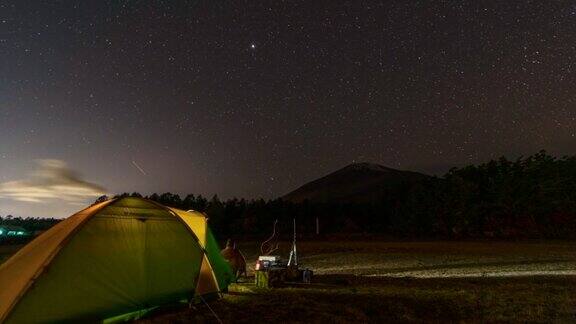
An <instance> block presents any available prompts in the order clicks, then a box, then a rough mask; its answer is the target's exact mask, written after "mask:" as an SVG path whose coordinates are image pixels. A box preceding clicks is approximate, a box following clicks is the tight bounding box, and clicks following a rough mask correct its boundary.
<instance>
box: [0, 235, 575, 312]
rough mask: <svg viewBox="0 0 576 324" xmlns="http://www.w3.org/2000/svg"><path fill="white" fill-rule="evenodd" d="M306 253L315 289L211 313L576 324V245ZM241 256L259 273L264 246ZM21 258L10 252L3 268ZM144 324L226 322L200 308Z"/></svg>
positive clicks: (228, 297)
mask: <svg viewBox="0 0 576 324" xmlns="http://www.w3.org/2000/svg"><path fill="white" fill-rule="evenodd" d="M281 246H282V247H284V248H287V247H288V246H289V245H288V244H283V245H281ZM298 247H299V254H300V256H301V258H300V263H301V264H303V265H305V266H306V267H310V268H312V269H313V270H314V273H315V277H314V280H313V284H310V285H301V286H295V287H287V288H281V289H274V290H261V289H256V288H254V286H253V285H252V284H250V283H249V282H247V283H243V284H238V285H234V286H232V287H231V289H230V290H231V291H230V293H228V294H225V297H224V298H223V299H221V300H219V301H214V302H211V303H210V307H211V308H212V309H213V310H214V312H215V313H216V314H217V315H218V316H219V318H220V319H221V320H222V321H223V322H225V323H231V322H235V323H236V322H240V323H242V322H245V323H249V322H250V323H252V322H255V321H257V322H316V323H321V322H322V323H323V322H329V321H332V322H349V321H355V322H382V321H386V322H440V321H441V322H445V321H464V322H574V321H576V243H572V242H360V241H328V242H302V243H299V245H298ZM240 248H241V249H242V251H244V253H245V254H246V258H247V260H248V261H249V263H250V266H251V265H252V264H251V263H252V260H255V258H256V256H257V249H258V245H257V244H243V245H241V246H240ZM16 249H17V247H1V246H0V262H1V261H2V260H3V259H4V257H5V256H7V255H9V254H11V253H13V252H14V251H15V250H16ZM286 253H287V251H285V250H281V251H279V254H281V255H286ZM251 274H252V272H251V270H250V271H249V275H251ZM143 322H147V323H169V322H170V323H174V322H176V323H188V322H217V320H216V319H215V317H214V315H212V313H211V312H210V310H209V308H208V307H207V306H206V305H203V304H200V305H197V306H196V309H195V310H176V311H173V312H169V313H164V314H162V315H157V316H155V317H152V318H149V319H146V320H144V321H143Z"/></svg>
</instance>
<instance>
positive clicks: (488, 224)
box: [0, 151, 576, 239]
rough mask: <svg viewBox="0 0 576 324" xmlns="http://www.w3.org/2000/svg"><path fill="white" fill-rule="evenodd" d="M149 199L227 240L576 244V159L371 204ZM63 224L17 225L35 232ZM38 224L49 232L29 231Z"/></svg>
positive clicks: (488, 172) (460, 180)
mask: <svg viewBox="0 0 576 324" xmlns="http://www.w3.org/2000/svg"><path fill="white" fill-rule="evenodd" d="M124 196H135V197H142V195H141V194H139V193H137V192H134V193H131V194H129V193H124V194H121V195H117V196H116V197H124ZM107 198H108V197H105V196H103V197H100V198H99V199H98V200H97V201H102V200H104V199H107ZM145 198H148V199H151V200H154V201H157V202H159V203H161V204H164V205H167V206H171V207H176V208H180V209H183V210H190V209H192V210H196V211H200V212H204V213H206V214H207V215H208V217H209V223H210V226H211V228H212V229H213V231H214V232H215V233H216V234H217V236H218V237H219V238H221V239H225V238H228V237H231V238H242V239H246V238H262V237H266V236H268V235H269V234H270V233H271V231H272V225H273V223H274V221H275V220H278V226H279V227H278V232H280V233H283V234H284V235H286V236H289V235H290V234H291V233H292V220H293V219H296V221H297V224H298V233H299V235H303V236H308V237H313V236H316V232H317V230H319V233H320V236H323V235H333V234H342V233H344V234H346V233H363V234H375V235H386V236H390V237H396V238H443V239H445V238H450V239H459V238H546V239H566V238H576V234H575V233H576V157H562V158H555V157H553V156H551V155H549V154H547V153H546V152H544V151H542V152H539V153H538V154H535V155H533V156H529V157H526V158H519V159H516V160H509V159H506V158H500V159H498V160H493V161H490V162H487V163H484V164H480V165H470V166H466V167H462V168H453V169H451V170H450V171H449V172H448V173H446V174H445V175H444V176H442V177H430V178H428V179H426V180H424V181H421V182H418V183H416V184H414V185H412V186H408V187H402V188H397V190H395V191H394V192H393V193H392V194H388V195H387V196H385V197H380V199H378V200H377V201H374V202H373V203H369V204H356V203H339V202H333V203H312V202H304V203H300V204H295V203H291V202H287V201H283V200H281V199H273V200H263V199H252V200H245V199H237V198H232V199H227V200H221V199H219V197H218V196H217V195H214V196H213V197H211V198H210V199H208V198H205V197H203V196H202V195H193V194H189V195H186V196H184V197H181V196H179V195H178V194H174V193H169V192H167V193H163V194H156V193H155V194H152V195H148V196H146V197H145ZM56 221H57V220H45V219H35V220H31V219H28V221H26V219H24V220H22V219H18V220H15V219H12V220H10V222H11V223H13V224H14V225H21V226H23V227H25V228H27V229H30V228H31V227H42V226H44V225H45V224H48V223H50V222H52V223H55V222H56ZM0 222H6V218H5V219H1V218H0ZM26 222H28V223H26ZM34 222H39V224H41V225H39V226H36V225H29V224H33V223H34ZM42 224H43V225H42ZM317 225H319V227H318V228H317Z"/></svg>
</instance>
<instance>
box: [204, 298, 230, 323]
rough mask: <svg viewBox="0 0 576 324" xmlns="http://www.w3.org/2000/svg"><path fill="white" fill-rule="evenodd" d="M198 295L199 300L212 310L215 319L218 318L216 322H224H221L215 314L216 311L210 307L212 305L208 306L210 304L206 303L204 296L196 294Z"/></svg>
mask: <svg viewBox="0 0 576 324" xmlns="http://www.w3.org/2000/svg"><path fill="white" fill-rule="evenodd" d="M198 297H200V300H201V301H202V302H203V303H204V305H206V306H208V309H209V310H210V311H211V312H212V315H214V317H216V319H217V320H218V323H220V324H223V323H224V322H222V320H221V319H220V317H218V315H216V313H215V312H214V310H213V309H212V307H210V305H208V303H207V302H206V301H205V300H204V298H203V297H202V295H198Z"/></svg>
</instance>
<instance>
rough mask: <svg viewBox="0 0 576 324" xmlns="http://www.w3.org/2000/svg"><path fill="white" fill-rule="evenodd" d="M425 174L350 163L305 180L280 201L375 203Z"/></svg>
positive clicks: (404, 187)
mask: <svg viewBox="0 0 576 324" xmlns="http://www.w3.org/2000/svg"><path fill="white" fill-rule="evenodd" d="M428 178H429V176H427V175H425V174H422V173H418V172H411V171H400V170H395V169H391V168H387V167H384V166H381V165H378V164H372V163H354V164H350V165H348V166H346V167H344V168H342V169H340V170H338V171H336V172H333V173H330V174H329V175H327V176H325V177H322V178H320V179H317V180H314V181H312V182H308V183H307V184H305V185H303V186H302V187H300V188H298V189H296V190H294V191H292V192H290V193H289V194H287V195H285V196H283V197H282V199H283V200H287V201H291V202H295V203H300V202H303V201H304V200H309V201H310V202H357V203H366V202H375V201H378V200H379V199H381V198H382V197H384V196H386V195H389V194H392V193H394V192H396V191H398V190H403V189H406V188H408V187H410V186H413V185H414V184H415V183H417V182H419V181H423V180H426V179H428Z"/></svg>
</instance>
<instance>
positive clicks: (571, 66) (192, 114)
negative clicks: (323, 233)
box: [0, 0, 576, 217]
mask: <svg viewBox="0 0 576 324" xmlns="http://www.w3.org/2000/svg"><path fill="white" fill-rule="evenodd" d="M575 71H576V2H570V1H477V0H474V1H462V2H458V1H407V0H400V1H310V0H305V1H279V0H275V1H232V0H228V1H203V2H200V1H188V2H181V1H26V0H3V1H1V2H0V183H1V184H0V215H6V214H8V213H12V214H15V215H21V216H55V217H64V216H68V215H69V214H70V213H71V212H72V211H74V210H78V209H80V208H81V207H80V206H81V205H83V204H85V203H86V202H89V201H91V200H93V198H94V197H95V196H97V195H98V194H99V193H100V192H107V193H117V192H124V191H128V192H132V191H139V192H141V193H144V194H148V193H151V192H165V191H171V192H176V193H180V194H184V193H195V194H203V195H205V196H208V197H210V196H212V195H213V194H215V193H217V194H218V195H219V196H220V197H222V198H230V197H233V196H236V197H244V198H256V197H264V198H274V197H278V196H280V195H282V194H285V193H287V192H289V191H291V190H293V189H295V188H296V187H298V186H300V185H302V184H303V183H305V182H307V181H309V180H312V179H314V178H317V177H319V176H322V175H325V174H327V173H329V172H332V171H334V170H336V169H338V168H340V167H343V166H345V165H347V164H349V163H352V162H358V161H368V162H374V163H379V164H382V165H385V166H388V167H392V168H399V169H406V170H414V171H421V172H426V173H434V174H442V173H443V172H445V171H447V170H448V169H449V168H450V167H452V166H461V165H465V164H470V163H479V162H484V161H487V160H489V159H491V158H496V157H499V156H501V155H506V156H508V157H510V158H516V157H518V156H520V155H529V154H532V153H535V152H537V151H539V150H540V149H546V150H547V151H549V152H550V153H552V154H556V155H564V154H574V147H576V146H575V145H576V137H575V135H576V106H575V104H576V103H575V100H576V74H575ZM47 159H50V160H47ZM38 160H41V161H38ZM35 169H36V171H34V170H35ZM71 170H75V171H71ZM75 172H77V173H78V174H76V173H75ZM58 184H60V186H58ZM76 189H78V190H79V191H81V192H85V193H86V195H82V194H78V195H77V196H76V197H68V196H70V195H72V196H74V192H78V191H75V190H76ZM82 190H83V191H82ZM62 196H65V197H67V198H66V199H61V198H62ZM68 198H69V199H68Z"/></svg>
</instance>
